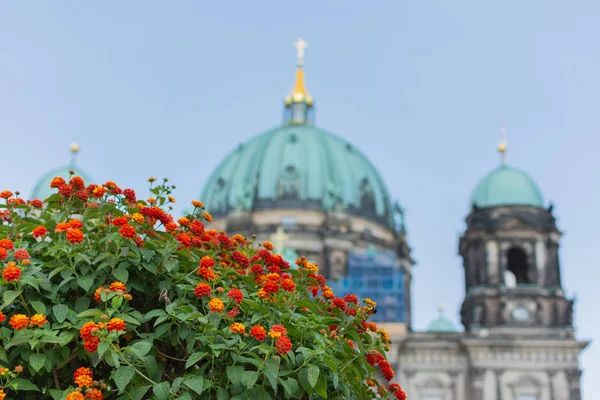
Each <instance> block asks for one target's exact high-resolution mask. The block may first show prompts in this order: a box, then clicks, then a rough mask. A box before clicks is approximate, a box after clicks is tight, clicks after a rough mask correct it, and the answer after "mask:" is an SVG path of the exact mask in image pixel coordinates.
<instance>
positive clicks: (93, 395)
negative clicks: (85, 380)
mask: <svg viewBox="0 0 600 400" xmlns="http://www.w3.org/2000/svg"><path fill="white" fill-rule="evenodd" d="M85 398H86V399H91V400H104V395H103V394H102V392H101V391H100V389H88V390H87V391H86V394H85Z"/></svg>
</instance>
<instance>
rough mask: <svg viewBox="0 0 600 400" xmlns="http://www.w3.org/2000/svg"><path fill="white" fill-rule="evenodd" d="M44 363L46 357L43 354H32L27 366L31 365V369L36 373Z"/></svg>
mask: <svg viewBox="0 0 600 400" xmlns="http://www.w3.org/2000/svg"><path fill="white" fill-rule="evenodd" d="M45 362H46V356H45V355H44V354H32V355H31V356H29V365H31V367H32V368H33V369H35V370H36V372H39V371H40V369H42V367H43V366H44V363H45Z"/></svg>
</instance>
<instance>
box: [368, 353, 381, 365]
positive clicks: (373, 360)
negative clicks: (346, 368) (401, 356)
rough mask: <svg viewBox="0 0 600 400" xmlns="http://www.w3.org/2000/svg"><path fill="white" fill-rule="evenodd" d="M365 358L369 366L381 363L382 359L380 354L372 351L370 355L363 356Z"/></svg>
mask: <svg viewBox="0 0 600 400" xmlns="http://www.w3.org/2000/svg"><path fill="white" fill-rule="evenodd" d="M365 357H366V359H367V362H368V363H369V364H370V365H375V364H377V363H379V362H380V361H383V360H384V358H383V356H382V355H381V354H379V353H378V352H376V351H375V350H372V351H371V352H370V353H368V354H365Z"/></svg>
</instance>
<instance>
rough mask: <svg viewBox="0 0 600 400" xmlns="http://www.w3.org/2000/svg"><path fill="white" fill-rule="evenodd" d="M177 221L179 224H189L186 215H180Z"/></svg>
mask: <svg viewBox="0 0 600 400" xmlns="http://www.w3.org/2000/svg"><path fill="white" fill-rule="evenodd" d="M177 222H179V225H181V226H189V225H190V220H189V219H187V218H186V217H181V218H179V219H178V220H177Z"/></svg>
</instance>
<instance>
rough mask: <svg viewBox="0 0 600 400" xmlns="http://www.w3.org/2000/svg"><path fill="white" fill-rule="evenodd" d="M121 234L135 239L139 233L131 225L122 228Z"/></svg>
mask: <svg viewBox="0 0 600 400" xmlns="http://www.w3.org/2000/svg"><path fill="white" fill-rule="evenodd" d="M119 233H120V234H121V235H122V236H123V237H126V238H129V239H131V238H133V237H135V235H137V232H136V231H135V228H134V227H133V226H131V225H123V226H122V227H121V229H119Z"/></svg>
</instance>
